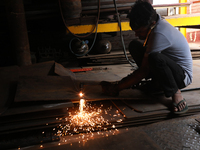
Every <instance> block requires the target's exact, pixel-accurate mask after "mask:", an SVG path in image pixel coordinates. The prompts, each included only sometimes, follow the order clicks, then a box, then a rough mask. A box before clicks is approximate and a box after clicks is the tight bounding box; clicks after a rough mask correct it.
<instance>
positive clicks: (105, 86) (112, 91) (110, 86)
mask: <svg viewBox="0 0 200 150" xmlns="http://www.w3.org/2000/svg"><path fill="white" fill-rule="evenodd" d="M100 85H101V87H102V92H103V93H104V94H105V95H109V96H118V95H119V91H118V84H117V82H114V83H112V82H107V81H102V82H100Z"/></svg>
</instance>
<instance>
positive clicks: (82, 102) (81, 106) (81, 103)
mask: <svg viewBox="0 0 200 150" xmlns="http://www.w3.org/2000/svg"><path fill="white" fill-rule="evenodd" d="M83 108H85V100H84V99H81V100H80V102H79V111H80V113H83Z"/></svg>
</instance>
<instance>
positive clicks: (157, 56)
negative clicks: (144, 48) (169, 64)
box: [148, 53, 165, 67]
mask: <svg viewBox="0 0 200 150" xmlns="http://www.w3.org/2000/svg"><path fill="white" fill-rule="evenodd" d="M162 56H163V54H161V53H150V54H149V58H148V61H149V65H150V66H154V67H155V66H156V67H162V66H163V65H165V60H164V59H163V57H162Z"/></svg>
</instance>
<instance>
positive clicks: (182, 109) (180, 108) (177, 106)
mask: <svg viewBox="0 0 200 150" xmlns="http://www.w3.org/2000/svg"><path fill="white" fill-rule="evenodd" d="M173 105H174V113H175V114H183V113H186V112H187V111H188V106H187V103H186V101H185V99H183V100H181V101H180V102H179V103H173Z"/></svg>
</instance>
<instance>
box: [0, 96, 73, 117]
mask: <svg viewBox="0 0 200 150" xmlns="http://www.w3.org/2000/svg"><path fill="white" fill-rule="evenodd" d="M73 106H74V105H73V103H72V102H71V101H70V100H67V101H46V103H44V102H43V103H38V102H34V103H31V102H30V101H29V102H28V103H25V104H24V103H23V102H18V103H14V104H13V105H12V106H11V107H10V108H8V109H7V111H5V112H4V113H3V114H2V115H1V116H11V115H18V114H25V113H31V112H39V111H47V110H54V109H62V108H65V107H73Z"/></svg>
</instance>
